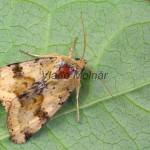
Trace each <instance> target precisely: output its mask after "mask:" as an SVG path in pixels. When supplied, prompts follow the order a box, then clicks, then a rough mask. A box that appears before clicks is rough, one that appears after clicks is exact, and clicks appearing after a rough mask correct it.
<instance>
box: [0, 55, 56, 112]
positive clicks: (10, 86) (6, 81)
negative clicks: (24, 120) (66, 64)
mask: <svg viewBox="0 0 150 150" xmlns="http://www.w3.org/2000/svg"><path fill="white" fill-rule="evenodd" d="M56 59H57V56H55V57H53V56H52V57H49V58H43V59H35V60H31V61H27V62H22V63H15V64H11V65H7V66H4V67H0V101H1V102H2V104H3V105H4V106H5V109H6V111H8V108H9V106H10V105H11V102H12V100H13V99H14V98H15V97H16V95H18V94H19V93H21V92H23V91H25V90H27V89H28V88H29V87H30V86H31V85H32V84H33V83H34V82H36V81H38V80H39V79H40V78H41V77H42V70H51V68H52V67H53V61H55V60H56Z"/></svg>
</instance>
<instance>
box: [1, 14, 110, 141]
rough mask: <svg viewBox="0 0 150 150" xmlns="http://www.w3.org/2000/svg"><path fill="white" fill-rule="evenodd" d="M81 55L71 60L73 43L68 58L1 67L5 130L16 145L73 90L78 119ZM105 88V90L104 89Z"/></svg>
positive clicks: (45, 58) (49, 57) (42, 58)
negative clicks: (5, 119) (5, 118)
mask: <svg viewBox="0 0 150 150" xmlns="http://www.w3.org/2000/svg"><path fill="white" fill-rule="evenodd" d="M81 20H82V29H83V33H84V52H83V55H82V57H81V59H78V58H77V59H73V58H72V55H73V48H74V44H75V41H76V39H75V40H74V42H73V44H72V47H71V51H70V56H62V55H58V54H51V55H46V56H39V55H33V54H30V53H27V52H24V51H23V52H24V53H27V54H28V55H31V56H35V57H37V59H35V60H30V61H26V62H21V63H15V64H10V65H7V66H5V67H1V68H0V101H1V102H2V104H3V106H4V107H5V110H6V112H7V127H8V130H9V133H10V136H11V139H12V141H13V142H15V143H18V144H20V143H25V142H26V141H27V140H28V139H29V138H30V137H31V136H32V135H33V134H34V133H36V132H37V131H39V130H40V128H41V127H42V126H43V125H44V124H45V123H46V122H47V121H48V120H49V119H50V118H51V117H52V116H53V115H54V114H55V113H56V112H57V111H58V110H59V108H61V107H62V105H63V104H64V102H65V101H66V100H67V99H68V97H69V96H70V94H71V92H72V91H73V90H74V89H76V91H77V92H76V100H77V120H78V121H79V106H78V98H79V91H80V74H81V72H82V71H83V69H84V68H85V67H87V66H86V62H85V60H84V53H85V49H86V34H85V29H84V24H83V19H82V14H81ZM106 88H107V87H106Z"/></svg>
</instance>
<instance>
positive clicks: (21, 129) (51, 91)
mask: <svg viewBox="0 0 150 150" xmlns="http://www.w3.org/2000/svg"><path fill="white" fill-rule="evenodd" d="M75 82H76V81H75V80H72V81H70V82H69V83H68V81H61V82H59V81H53V80H52V81H51V82H49V84H48V85H47V87H46V88H44V89H43V91H42V92H40V93H39V94H34V93H35V91H36V87H34V88H33V87H32V88H30V89H28V90H27V91H25V93H23V94H22V95H19V96H18V97H16V98H15V99H14V100H13V102H12V105H11V107H10V108H9V111H8V116H7V126H8V129H9V132H10V135H11V137H12V140H13V141H14V142H15V143H25V142H26V141H27V140H28V139H29V138H30V137H31V136H32V135H33V134H34V133H36V132H37V131H38V130H39V129H40V128H41V127H42V126H43V125H44V124H45V123H46V122H47V121H48V120H49V119H50V118H51V117H52V116H53V115H54V114H55V112H57V110H58V109H59V108H60V107H61V106H62V105H63V104H64V102H65V101H66V100H67V98H68V97H69V95H70V92H71V91H72V90H73V89H74V88H75ZM54 87H55V88H54Z"/></svg>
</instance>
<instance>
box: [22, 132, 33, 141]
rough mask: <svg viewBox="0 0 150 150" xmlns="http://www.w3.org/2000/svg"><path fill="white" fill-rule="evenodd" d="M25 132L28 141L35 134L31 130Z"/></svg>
mask: <svg viewBox="0 0 150 150" xmlns="http://www.w3.org/2000/svg"><path fill="white" fill-rule="evenodd" d="M24 134H25V140H26V141H27V140H29V139H30V138H31V137H32V136H33V133H30V132H28V131H27V132H25V133H24Z"/></svg>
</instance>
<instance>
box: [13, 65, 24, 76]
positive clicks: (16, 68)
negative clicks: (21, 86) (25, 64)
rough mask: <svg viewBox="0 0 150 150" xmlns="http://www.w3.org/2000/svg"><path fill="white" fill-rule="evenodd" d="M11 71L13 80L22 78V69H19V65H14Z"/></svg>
mask: <svg viewBox="0 0 150 150" xmlns="http://www.w3.org/2000/svg"><path fill="white" fill-rule="evenodd" d="M12 71H13V73H14V76H13V78H21V77H23V73H22V67H20V66H19V64H16V65H15V66H14V67H13V69H12Z"/></svg>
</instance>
